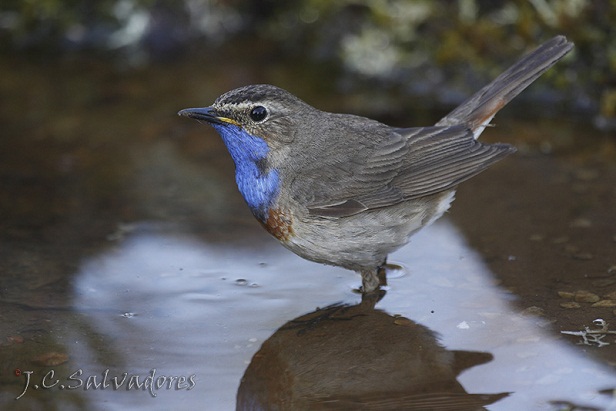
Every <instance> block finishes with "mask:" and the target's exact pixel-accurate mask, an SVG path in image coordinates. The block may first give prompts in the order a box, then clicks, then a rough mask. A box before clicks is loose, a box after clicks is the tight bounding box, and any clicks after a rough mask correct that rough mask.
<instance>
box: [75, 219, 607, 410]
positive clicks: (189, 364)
mask: <svg viewBox="0 0 616 411" xmlns="http://www.w3.org/2000/svg"><path fill="white" fill-rule="evenodd" d="M265 235H266V234H264V237H263V240H262V241H259V243H258V244H254V243H253V244H250V243H247V242H246V241H244V242H242V243H240V244H238V245H236V246H230V245H228V244H227V245H221V244H207V243H204V242H202V241H200V240H198V239H196V238H194V237H191V236H188V235H183V234H178V233H169V231H168V230H165V231H162V230H160V231H156V230H148V231H147V232H145V231H144V232H141V233H140V232H139V230H137V232H135V233H134V234H132V235H131V236H129V237H128V239H127V240H126V241H124V242H122V243H121V244H119V246H118V247H117V249H115V250H113V251H110V252H108V253H106V254H105V255H100V256H98V257H95V258H92V259H91V260H90V261H88V262H87V263H85V264H84V265H83V267H82V269H81V272H80V274H79V275H78V276H77V278H76V282H75V297H74V305H75V306H76V307H77V309H78V310H80V311H82V312H83V313H84V314H85V315H86V316H87V321H88V327H89V328H88V332H89V333H91V332H95V333H96V334H98V335H100V345H97V343H96V342H93V339H91V338H86V337H85V336H84V335H82V333H83V332H82V331H80V330H72V332H74V335H71V336H69V337H70V339H69V341H71V340H74V341H75V344H73V345H72V346H69V349H70V350H72V352H71V353H70V355H71V358H72V359H74V362H75V363H78V364H80V366H81V367H82V368H84V372H88V371H89V372H90V373H94V374H96V373H98V374H100V373H101V372H103V371H104V370H105V369H106V368H112V369H113V370H115V371H118V372H119V371H126V372H129V373H135V374H141V375H144V376H145V375H147V374H148V372H150V370H151V369H152V368H156V370H157V375H185V376H188V375H192V374H194V375H195V378H196V385H195V387H194V388H193V389H192V390H189V391H188V390H178V391H175V390H158V392H157V394H158V395H157V397H156V398H151V396H150V395H149V394H148V393H146V392H125V391H123V392H120V391H117V392H115V391H109V390H107V391H100V390H99V391H96V392H92V393H91V394H92V395H88V400H89V401H91V402H92V405H93V406H94V407H96V406H97V405H98V406H100V405H102V404H103V403H104V407H105V408H106V409H121V408H122V409H125V408H126V407H127V406H130V408H131V409H148V410H150V409H170V408H178V407H180V406H181V407H185V408H188V409H195V408H200V409H203V404H210V406H209V407H208V408H206V409H212V410H226V409H234V407H235V394H236V391H237V388H238V385H239V382H240V378H241V377H242V374H243V372H244V370H245V368H246V366H247V364H248V362H249V361H250V359H251V357H252V355H253V354H254V352H256V351H257V350H258V348H259V347H260V345H261V343H262V342H263V341H264V340H266V339H267V338H268V337H269V336H270V335H271V334H272V333H273V332H274V331H275V330H276V329H277V328H278V327H280V326H281V325H283V324H284V323H285V322H286V321H289V320H291V319H293V318H295V317H297V316H300V315H302V314H304V313H306V312H310V311H313V310H314V309H315V308H316V307H323V306H327V305H330V304H332V303H336V302H339V301H341V300H344V302H349V303H356V302H357V301H358V300H359V296H358V295H356V294H354V293H352V292H351V289H352V287H356V286H358V285H359V283H360V279H359V276H356V275H355V274H352V273H350V272H347V271H345V270H341V269H336V268H333V267H326V266H322V265H318V264H314V263H311V262H307V261H304V260H302V259H300V258H299V257H296V256H295V255H293V254H291V253H290V252H288V251H287V250H285V249H283V248H282V247H281V246H280V245H278V244H277V243H276V242H275V241H273V240H271V239H269V238H268V237H265ZM392 260H393V261H396V262H401V263H402V264H404V265H405V266H406V267H408V269H409V271H410V274H408V275H406V276H402V277H400V278H395V279H392V280H391V281H390V286H389V288H390V290H389V291H388V294H387V295H386V296H385V298H384V299H383V300H382V301H381V302H380V303H379V304H378V305H377V308H380V309H383V310H385V311H387V312H389V313H391V314H401V315H403V316H404V317H407V318H410V319H412V320H414V321H416V322H419V323H421V324H423V325H425V326H427V327H429V328H430V329H432V330H434V331H436V332H438V333H439V334H440V335H441V337H442V343H443V344H444V345H445V346H446V347H447V348H448V349H452V350H453V349H455V350H475V351H487V352H490V353H492V354H493V355H494V360H493V361H492V362H490V363H487V364H484V365H481V366H478V367H475V368H471V369H469V370H468V371H466V372H464V373H463V374H462V375H461V377H460V378H459V380H460V382H461V383H462V384H463V385H464V387H465V389H466V390H467V391H468V392H470V393H473V392H478V393H489V392H494V393H496V392H503V391H508V392H513V394H512V395H511V396H510V397H508V398H506V399H504V400H502V401H500V402H498V403H496V404H493V405H491V406H490V409H493V410H521V409H546V410H547V409H551V408H550V407H549V406H548V405H547V401H549V400H570V401H572V402H575V403H578V404H583V405H594V406H601V407H608V406H609V402H608V400H609V398H607V397H601V396H599V394H597V393H596V391H597V390H599V389H604V388H610V387H614V386H616V376H615V375H614V374H613V373H611V372H610V370H609V369H607V368H606V367H603V366H602V365H600V364H599V363H597V362H595V361H593V360H592V359H591V358H589V357H583V356H581V355H580V352H579V350H577V349H575V348H574V347H571V346H570V345H568V344H564V343H562V342H560V341H557V340H556V339H555V337H554V335H556V332H548V330H547V329H544V328H543V327H545V326H546V324H542V323H541V320H538V319H537V318H534V317H527V316H522V315H520V314H518V313H516V312H515V311H513V309H512V307H511V306H510V305H509V304H508V302H507V300H508V299H511V298H512V297H511V296H510V295H507V294H505V293H503V292H502V290H500V289H499V288H498V287H495V286H494V285H493V281H492V279H491V276H490V273H489V272H487V269H486V267H485V265H484V264H483V263H482V261H481V260H480V258H479V256H478V255H477V254H476V253H475V252H474V251H472V250H470V249H469V248H468V247H467V246H466V244H465V242H464V239H463V238H462V237H461V236H460V235H459V233H458V232H457V231H456V230H455V228H454V227H453V226H452V225H450V224H449V223H448V222H447V220H444V221H441V222H439V223H437V224H435V225H433V226H431V227H429V228H428V229H426V230H424V231H423V232H421V233H420V234H418V235H417V236H415V237H414V238H413V240H412V244H411V245H410V246H407V247H405V248H404V249H402V250H400V251H399V252H397V253H395V254H394V255H393V256H392ZM512 263H515V262H512ZM103 350H104V352H105V353H107V354H106V355H104V356H102V355H101V354H100V352H101V351H103ZM206 406H207V405H206ZM94 407H93V408H94Z"/></svg>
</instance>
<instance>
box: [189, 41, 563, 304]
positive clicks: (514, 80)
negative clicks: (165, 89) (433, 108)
mask: <svg viewBox="0 0 616 411" xmlns="http://www.w3.org/2000/svg"><path fill="white" fill-rule="evenodd" d="M572 48H573V43H571V42H569V41H568V40H567V39H566V38H565V37H564V36H556V37H554V38H552V39H551V40H548V41H547V42H545V43H544V44H542V45H540V46H539V47H538V48H537V49H535V50H534V51H532V52H530V53H528V54H527V55H525V56H523V57H522V58H520V59H519V60H518V61H517V62H516V63H514V64H513V65H512V66H511V67H510V68H509V69H507V70H506V71H504V72H503V73H502V74H501V75H499V76H498V77H496V78H495V79H494V80H493V81H492V82H491V83H489V84H488V85H486V86H485V87H483V88H482V89H480V90H479V91H478V92H476V93H475V94H473V95H472V96H471V97H469V98H468V99H467V100H465V101H464V102H463V103H461V104H460V105H459V106H458V107H457V108H455V109H454V110H453V111H451V112H450V113H449V114H447V115H446V116H445V117H443V118H442V119H441V120H440V121H438V122H437V123H436V124H435V125H433V126H423V127H412V128H399V127H390V126H388V125H386V124H383V123H381V122H378V121H376V120H372V119H369V118H365V117H361V116H357V115H353V114H338V113H330V112H325V111H321V110H319V109H317V108H314V107H313V106H311V105H309V104H308V103H306V102H304V101H303V100H301V99H300V98H298V97H296V96H295V95H293V94H291V93H290V92H288V91H286V90H283V89H282V88H279V87H276V86H273V85H269V84H256V85H248V86H243V87H240V88H236V89H234V90H231V91H228V92H226V93H224V94H222V95H221V96H220V97H218V98H217V99H216V100H215V101H214V103H213V104H212V105H211V106H208V107H201V108H187V109H183V110H181V111H179V112H178V114H179V115H180V116H184V117H189V118H192V119H196V120H198V121H199V122H202V123H206V124H209V125H211V126H212V127H213V128H214V129H215V130H216V131H217V132H218V134H219V135H220V136H221V138H222V140H223V142H224V144H225V145H226V148H227V150H228V151H229V153H230V155H231V158H232V159H233V162H234V163H235V180H236V183H237V186H238V189H239V191H240V193H241V194H242V196H243V198H244V200H245V201H246V203H247V205H248V207H249V208H250V211H251V212H252V214H253V215H254V217H256V219H257V220H258V221H259V222H260V223H261V225H262V226H263V227H264V228H265V229H266V230H267V231H268V232H269V233H270V234H271V235H273V236H274V237H275V238H276V239H278V240H279V241H280V242H281V243H282V245H283V246H285V247H286V248H288V249H289V250H291V251H293V252H294V253H296V254H297V255H299V256H300V257H303V258H304V259H307V260H310V261H314V262H317V263H322V264H327V265H332V266H339V267H343V268H346V269H349V270H353V271H356V272H358V273H359V274H361V278H362V285H361V288H360V289H361V291H362V292H363V293H372V292H375V291H378V290H379V289H380V286H381V281H380V280H379V273H382V272H383V270H384V267H385V266H386V264H387V256H388V255H389V254H390V253H392V252H393V251H395V250H397V249H399V248H400V247H402V246H404V245H405V244H406V243H407V242H408V241H409V239H410V236H411V235H412V234H414V233H415V232H417V231H418V230H419V229H421V228H423V227H425V226H427V225H429V224H430V223H432V222H433V221H435V220H436V219H438V218H439V217H440V216H442V215H443V213H445V212H446V211H447V210H448V209H449V207H450V203H451V202H452V201H453V199H454V195H455V191H456V188H457V186H458V184H460V183H462V182H463V181H465V180H467V179H469V178H471V177H473V176H475V175H476V174H478V173H480V172H481V171H483V170H485V169H486V168H487V167H489V166H491V165H492V164H494V163H496V162H497V161H499V160H501V159H503V158H504V157H505V156H507V155H509V154H511V153H513V152H514V151H515V148H514V147H513V146H511V145H509V144H503V143H496V144H484V143H481V142H479V141H478V140H477V138H478V137H479V135H480V134H481V133H482V131H483V130H484V129H485V128H486V127H488V126H490V121H491V120H492V118H493V117H494V115H495V114H496V113H497V112H498V111H499V110H500V109H501V108H503V106H505V105H506V104H507V103H508V102H509V101H511V100H512V99H513V98H514V97H515V96H517V95H518V94H519V93H520V92H521V91H522V90H524V89H525V88H526V87H527V86H529V85H530V84H531V83H532V82H533V81H535V80H536V79H537V78H538V77H539V76H541V74H543V73H544V72H545V71H546V70H547V69H549V68H550V67H551V66H552V65H554V64H555V63H556V62H557V61H558V60H560V59H561V58H562V57H563V56H564V55H566V54H567V53H568V52H569V51H570V50H571V49H572Z"/></svg>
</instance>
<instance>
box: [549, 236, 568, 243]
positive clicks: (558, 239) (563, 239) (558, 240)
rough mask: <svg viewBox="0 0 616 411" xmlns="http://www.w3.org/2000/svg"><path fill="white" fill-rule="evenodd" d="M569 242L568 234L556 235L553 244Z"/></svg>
mask: <svg viewBox="0 0 616 411" xmlns="http://www.w3.org/2000/svg"><path fill="white" fill-rule="evenodd" d="M568 242H569V237H567V236H566V235H562V236H560V237H556V238H554V239H553V240H552V243H553V244H565V243H568Z"/></svg>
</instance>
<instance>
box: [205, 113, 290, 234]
mask: <svg viewBox="0 0 616 411" xmlns="http://www.w3.org/2000/svg"><path fill="white" fill-rule="evenodd" d="M212 126H213V127H214V128H215V129H216V131H217V132H218V134H220V136H221V137H222V140H223V141H224V143H225V145H226V146H227V150H229V153H230V154H231V158H233V161H234V162H235V182H236V183H237V187H238V188H239V190H240V193H242V196H243V197H244V200H246V203H247V204H248V207H250V210H251V211H252V213H253V214H254V215H255V217H257V218H258V219H260V220H261V221H263V222H265V221H266V220H267V217H268V214H269V209H270V207H271V206H272V205H273V204H274V201H276V198H277V197H278V192H279V189H280V181H279V177H278V171H276V170H265V169H264V167H263V164H265V159H266V157H267V153H268V152H269V147H268V146H267V143H266V142H265V140H263V139H262V138H259V137H255V136H252V135H250V134H248V133H247V132H246V131H245V130H244V129H242V128H241V127H238V126H235V125H231V124H224V125H222V124H212Z"/></svg>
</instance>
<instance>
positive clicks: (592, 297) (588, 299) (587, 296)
mask: <svg viewBox="0 0 616 411" xmlns="http://www.w3.org/2000/svg"><path fill="white" fill-rule="evenodd" d="M574 298H575V301H577V302H578V303H596V302H597V301H599V300H600V299H601V297H599V296H598V295H597V294H594V293H591V292H590V291H586V290H578V291H576V292H575V297H574Z"/></svg>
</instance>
